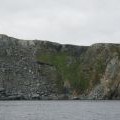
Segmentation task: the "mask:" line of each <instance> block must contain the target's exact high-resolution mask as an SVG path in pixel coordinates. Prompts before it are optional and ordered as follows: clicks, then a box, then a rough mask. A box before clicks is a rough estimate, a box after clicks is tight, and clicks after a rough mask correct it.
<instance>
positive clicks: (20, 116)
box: [0, 101, 120, 120]
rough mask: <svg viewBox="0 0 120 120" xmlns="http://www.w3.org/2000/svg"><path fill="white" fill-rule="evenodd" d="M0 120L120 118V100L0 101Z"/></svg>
mask: <svg viewBox="0 0 120 120" xmlns="http://www.w3.org/2000/svg"><path fill="white" fill-rule="evenodd" d="M0 120H120V101H0Z"/></svg>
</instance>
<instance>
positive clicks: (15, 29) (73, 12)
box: [0, 0, 120, 45]
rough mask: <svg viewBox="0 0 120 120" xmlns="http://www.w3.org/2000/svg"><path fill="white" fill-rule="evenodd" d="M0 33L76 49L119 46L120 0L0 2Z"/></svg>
mask: <svg viewBox="0 0 120 120" xmlns="http://www.w3.org/2000/svg"><path fill="white" fill-rule="evenodd" d="M0 33H1V34H7V35H10V36H13V37H17V38H22V39H40V40H50V41H55V42H59V43H67V44H78V45H90V44H93V43H99V42H112V43H120V0H0Z"/></svg>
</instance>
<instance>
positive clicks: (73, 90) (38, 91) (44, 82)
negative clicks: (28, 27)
mask: <svg viewBox="0 0 120 120" xmlns="http://www.w3.org/2000/svg"><path fill="white" fill-rule="evenodd" d="M66 86H67V87H66ZM0 99H1V100H3V99H6V100H9V99H27V100H31V99H43V100H45V99H120V45H118V44H102V43H101V44H94V45H92V46H73V45H61V44H58V43H52V42H48V41H39V40H33V41H32V40H19V39H16V38H12V37H8V36H6V35H0Z"/></svg>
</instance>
